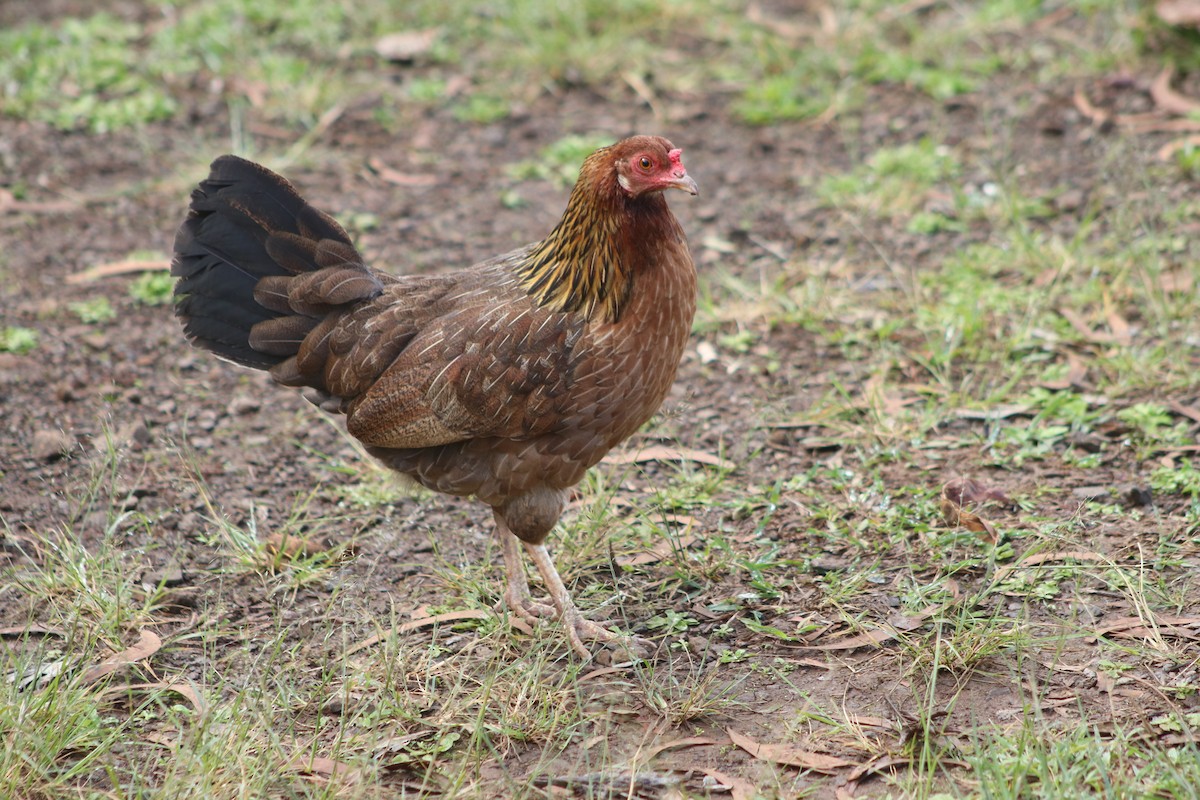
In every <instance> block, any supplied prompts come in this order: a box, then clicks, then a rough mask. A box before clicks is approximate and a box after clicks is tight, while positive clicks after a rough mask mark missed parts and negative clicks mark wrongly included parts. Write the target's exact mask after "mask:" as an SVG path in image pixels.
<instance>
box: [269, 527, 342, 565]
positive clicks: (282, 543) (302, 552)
mask: <svg viewBox="0 0 1200 800" xmlns="http://www.w3.org/2000/svg"><path fill="white" fill-rule="evenodd" d="M263 544H264V545H265V546H266V549H267V552H268V553H270V554H271V555H273V556H276V555H282V556H283V557H285V558H287V559H289V560H290V559H294V558H299V557H300V556H304V557H305V558H312V557H313V556H315V555H317V554H318V553H323V552H325V551H326V550H328V549H329V548H328V547H326V546H325V545H324V544H323V543H322V542H319V541H317V540H315V539H305V538H303V537H300V536H289V535H288V534H286V533H272V534H271V535H270V536H268V537H267V539H266V541H265V542H263Z"/></svg>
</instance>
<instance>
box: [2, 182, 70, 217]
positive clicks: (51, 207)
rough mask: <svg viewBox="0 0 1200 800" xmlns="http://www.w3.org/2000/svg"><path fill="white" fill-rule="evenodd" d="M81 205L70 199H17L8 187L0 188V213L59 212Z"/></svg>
mask: <svg viewBox="0 0 1200 800" xmlns="http://www.w3.org/2000/svg"><path fill="white" fill-rule="evenodd" d="M81 205H82V203H77V202H73V201H71V200H49V201H37V200H18V199H17V198H16V195H14V194H13V193H12V192H10V191H9V190H8V189H4V188H0V214H3V213H6V212H11V213H13V214H60V213H66V212H68V211H76V210H78V208H79V207H80V206H81Z"/></svg>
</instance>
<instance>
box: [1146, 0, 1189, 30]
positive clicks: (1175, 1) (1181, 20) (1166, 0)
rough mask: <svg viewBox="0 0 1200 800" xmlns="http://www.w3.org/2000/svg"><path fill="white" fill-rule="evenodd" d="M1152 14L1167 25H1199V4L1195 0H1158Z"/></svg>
mask: <svg viewBox="0 0 1200 800" xmlns="http://www.w3.org/2000/svg"><path fill="white" fill-rule="evenodd" d="M1154 13H1155V14H1157V15H1158V18H1159V19H1161V20H1162V21H1163V22H1165V23H1167V24H1168V25H1190V26H1196V25H1200V2H1197V0H1158V2H1157V3H1155V5H1154Z"/></svg>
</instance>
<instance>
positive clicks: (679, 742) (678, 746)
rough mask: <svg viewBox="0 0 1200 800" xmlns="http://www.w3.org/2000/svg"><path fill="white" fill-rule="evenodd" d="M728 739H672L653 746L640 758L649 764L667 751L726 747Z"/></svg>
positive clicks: (703, 737) (694, 737) (701, 737)
mask: <svg viewBox="0 0 1200 800" xmlns="http://www.w3.org/2000/svg"><path fill="white" fill-rule="evenodd" d="M727 744H729V740H728V739H712V738H709V737H708V736H689V737H687V738H685V739H674V740H672V741H669V742H663V743H662V744H659V745H655V746H654V747H651V748H650V749H649V750H647V751H646V753H645V754H644V755H642V756H641V758H643V759H645V760H646V761H647V762H649V761H650V760H651V759H653V758H654V757H655V756H656V755H658V754H659V753H664V752H666V751H667V750H682V749H683V748H685V747H704V746H706V745H727Z"/></svg>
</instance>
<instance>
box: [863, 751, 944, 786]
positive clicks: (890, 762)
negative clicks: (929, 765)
mask: <svg viewBox="0 0 1200 800" xmlns="http://www.w3.org/2000/svg"><path fill="white" fill-rule="evenodd" d="M911 760H912V759H910V758H906V757H905V756H878V757H876V758H873V759H871V760H870V761H867V762H866V763H863V764H859V765H858V766H857V767H855V768H854V771H852V772H851V773H850V774H849V775H847V776H846V783H848V784H849V783H858V782H859V781H860V780H862V779H863V778H865V777H866V776H868V775H874V774H876V773H878V772H883V771H884V770H889V769H893V768H895V767H902V766H904V765H905V764H908V763H909V762H910V761H911ZM939 763H942V762H939Z"/></svg>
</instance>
